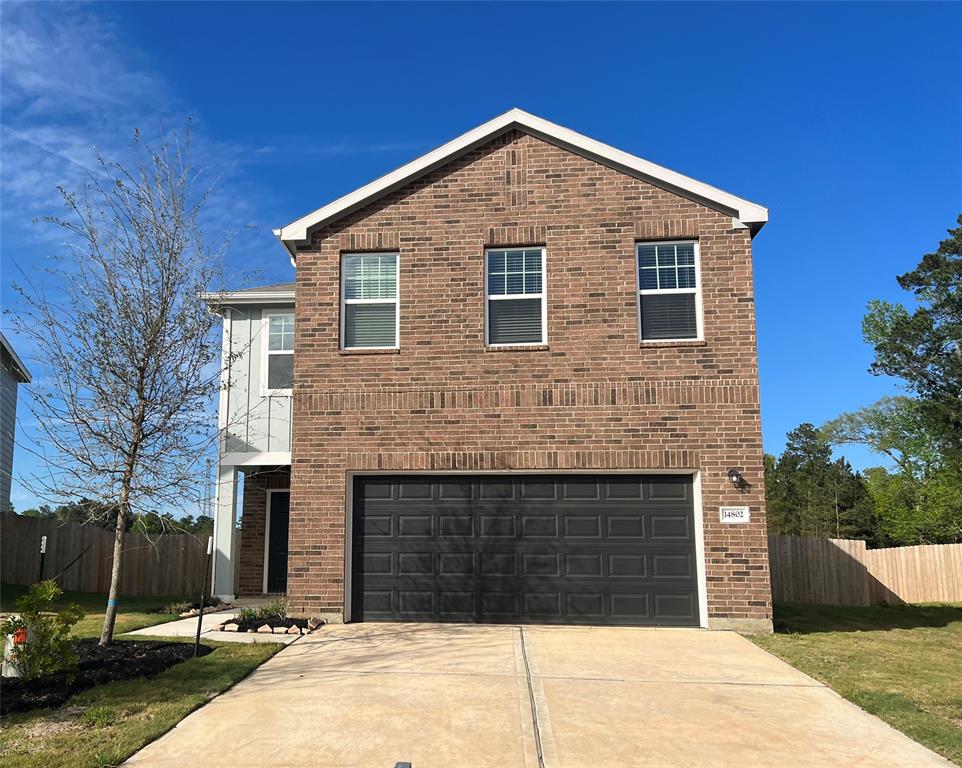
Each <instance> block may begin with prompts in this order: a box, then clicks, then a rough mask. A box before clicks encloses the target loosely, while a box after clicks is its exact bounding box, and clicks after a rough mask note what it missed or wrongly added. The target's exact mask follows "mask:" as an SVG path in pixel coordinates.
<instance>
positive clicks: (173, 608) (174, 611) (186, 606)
mask: <svg viewBox="0 0 962 768" xmlns="http://www.w3.org/2000/svg"><path fill="white" fill-rule="evenodd" d="M193 607H194V604H193V603H192V602H190V601H189V600H181V601H180V602H179V603H167V605H165V606H164V607H163V608H161V609H160V612H161V613H169V614H171V615H173V616H177V615H179V614H181V613H185V612H186V611H189V610H190V609H191V608H193Z"/></svg>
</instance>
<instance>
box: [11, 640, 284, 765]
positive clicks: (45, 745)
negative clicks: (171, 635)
mask: <svg viewBox="0 0 962 768" xmlns="http://www.w3.org/2000/svg"><path fill="white" fill-rule="evenodd" d="M118 642H123V641H122V640H121V641H118ZM208 644H209V645H211V646H213V647H214V648H215V649H216V650H214V652H213V653H211V654H209V655H207V656H204V657H202V658H199V659H191V660H190V661H185V662H184V663H182V664H177V665H175V666H173V667H171V668H170V669H168V670H167V671H165V672H162V673H161V674H159V675H157V676H156V677H152V678H150V679H149V680H145V679H143V678H141V679H139V680H126V681H122V682H116V683H108V684H107V685H101V686H98V687H96V688H91V689H90V690H89V691H84V692H83V693H79V694H77V695H76V696H74V697H72V698H71V699H69V700H68V701H67V702H66V703H65V704H64V705H63V706H62V707H59V708H57V709H45V710H37V711H34V712H23V713H19V714H14V715H9V716H8V717H5V718H4V719H3V723H2V724H0V765H3V766H5V768H106V767H107V766H116V765H119V764H120V763H122V762H123V761H124V760H126V759H127V758H128V757H130V755H132V754H133V753H134V752H136V751H137V750H138V749H140V748H141V747H143V746H144V745H146V744H148V743H149V742H151V741H153V740H154V739H156V738H157V737H159V736H161V735H162V734H163V733H165V732H166V731H168V730H170V729H171V728H172V727H174V726H175V725H176V724H177V723H178V722H180V721H181V720H182V719H183V718H184V717H185V716H186V715H188V714H189V713H190V712H192V711H193V710H195V709H197V708H198V707H200V706H201V705H203V704H204V703H205V702H207V701H208V700H210V699H211V698H213V697H214V696H216V695H217V694H218V693H221V692H222V691H225V690H227V689H228V688H230V687H231V686H232V685H234V683H236V682H238V681H239V680H241V679H242V678H244V677H245V676H247V675H248V674H249V673H250V672H251V671H252V670H253V669H255V668H256V667H257V666H258V665H260V664H261V663H263V662H264V661H266V660H267V659H269V658H270V657H271V656H273V655H274V654H275V653H276V652H277V651H278V650H279V649H280V648H282V647H283V646H281V645H277V644H274V643H252V644H242V643H208ZM212 739H214V741H216V734H212ZM198 762H199V763H202V762H203V756H202V755H198Z"/></svg>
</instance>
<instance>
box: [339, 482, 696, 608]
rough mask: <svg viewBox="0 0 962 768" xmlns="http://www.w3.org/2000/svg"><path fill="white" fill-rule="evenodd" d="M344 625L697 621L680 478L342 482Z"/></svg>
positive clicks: (689, 502) (691, 540) (688, 510)
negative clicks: (348, 487) (347, 569)
mask: <svg viewBox="0 0 962 768" xmlns="http://www.w3.org/2000/svg"><path fill="white" fill-rule="evenodd" d="M353 491H354V502H353V513H354V514H353V528H352V589H351V601H352V603H351V613H352V618H353V619H354V620H355V621H469V622H504V623H514V622H531V623H548V624H625V625H652V626H662V625H666V626H697V625H698V623H699V621H698V597H697V596H698V588H697V578H696V563H695V533H694V522H693V521H694V501H693V488H692V479H691V477H690V476H680V475H662V476H654V475H632V476H626V475H523V476H522V475H505V476H494V475H480V476H479V475H475V476H453V475H441V476H419V475H405V476H396V477H359V478H355V480H354V488H353Z"/></svg>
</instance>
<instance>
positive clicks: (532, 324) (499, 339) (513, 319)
mask: <svg viewBox="0 0 962 768" xmlns="http://www.w3.org/2000/svg"><path fill="white" fill-rule="evenodd" d="M542 341H543V339H542V337H541V299H512V300H511V301H489V302H488V343H489V344H539V343H541V342H542Z"/></svg>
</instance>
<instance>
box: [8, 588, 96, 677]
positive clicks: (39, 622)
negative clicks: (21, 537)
mask: <svg viewBox="0 0 962 768" xmlns="http://www.w3.org/2000/svg"><path fill="white" fill-rule="evenodd" d="M62 594H63V590H62V589H60V587H58V586H57V583H56V582H55V581H52V580H48V581H41V582H40V583H39V584H34V585H33V586H32V587H30V589H28V590H27V591H26V592H25V593H24V594H23V595H22V596H21V597H20V598H19V599H18V600H17V612H18V613H19V614H20V615H19V616H18V617H17V618H13V619H8V620H7V621H5V622H3V624H2V625H0V633H3V634H4V635H12V634H15V633H16V632H17V630H20V629H23V630H26V631H27V632H28V633H29V635H30V642H28V643H27V644H26V645H23V646H18V647H17V650H16V658H15V659H14V660H13V661H12V663H13V665H14V666H15V667H16V668H17V670H18V671H19V672H20V674H21V676H22V677H25V678H28V679H29V678H35V677H42V676H44V675H51V674H53V673H54V672H63V671H69V670H71V669H74V668H76V666H77V656H76V654H75V653H74V652H73V651H72V650H71V648H70V630H71V629H72V628H73V626H74V624H76V623H77V622H78V621H80V620H81V619H82V618H83V617H84V612H83V610H82V609H81V608H80V606H79V605H77V604H76V603H72V604H70V605H68V606H67V607H66V608H63V609H61V610H60V611H59V612H57V613H53V612H52V611H51V607H52V605H53V603H54V601H55V600H56V599H57V598H58V597H60V596H61V595H62Z"/></svg>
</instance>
